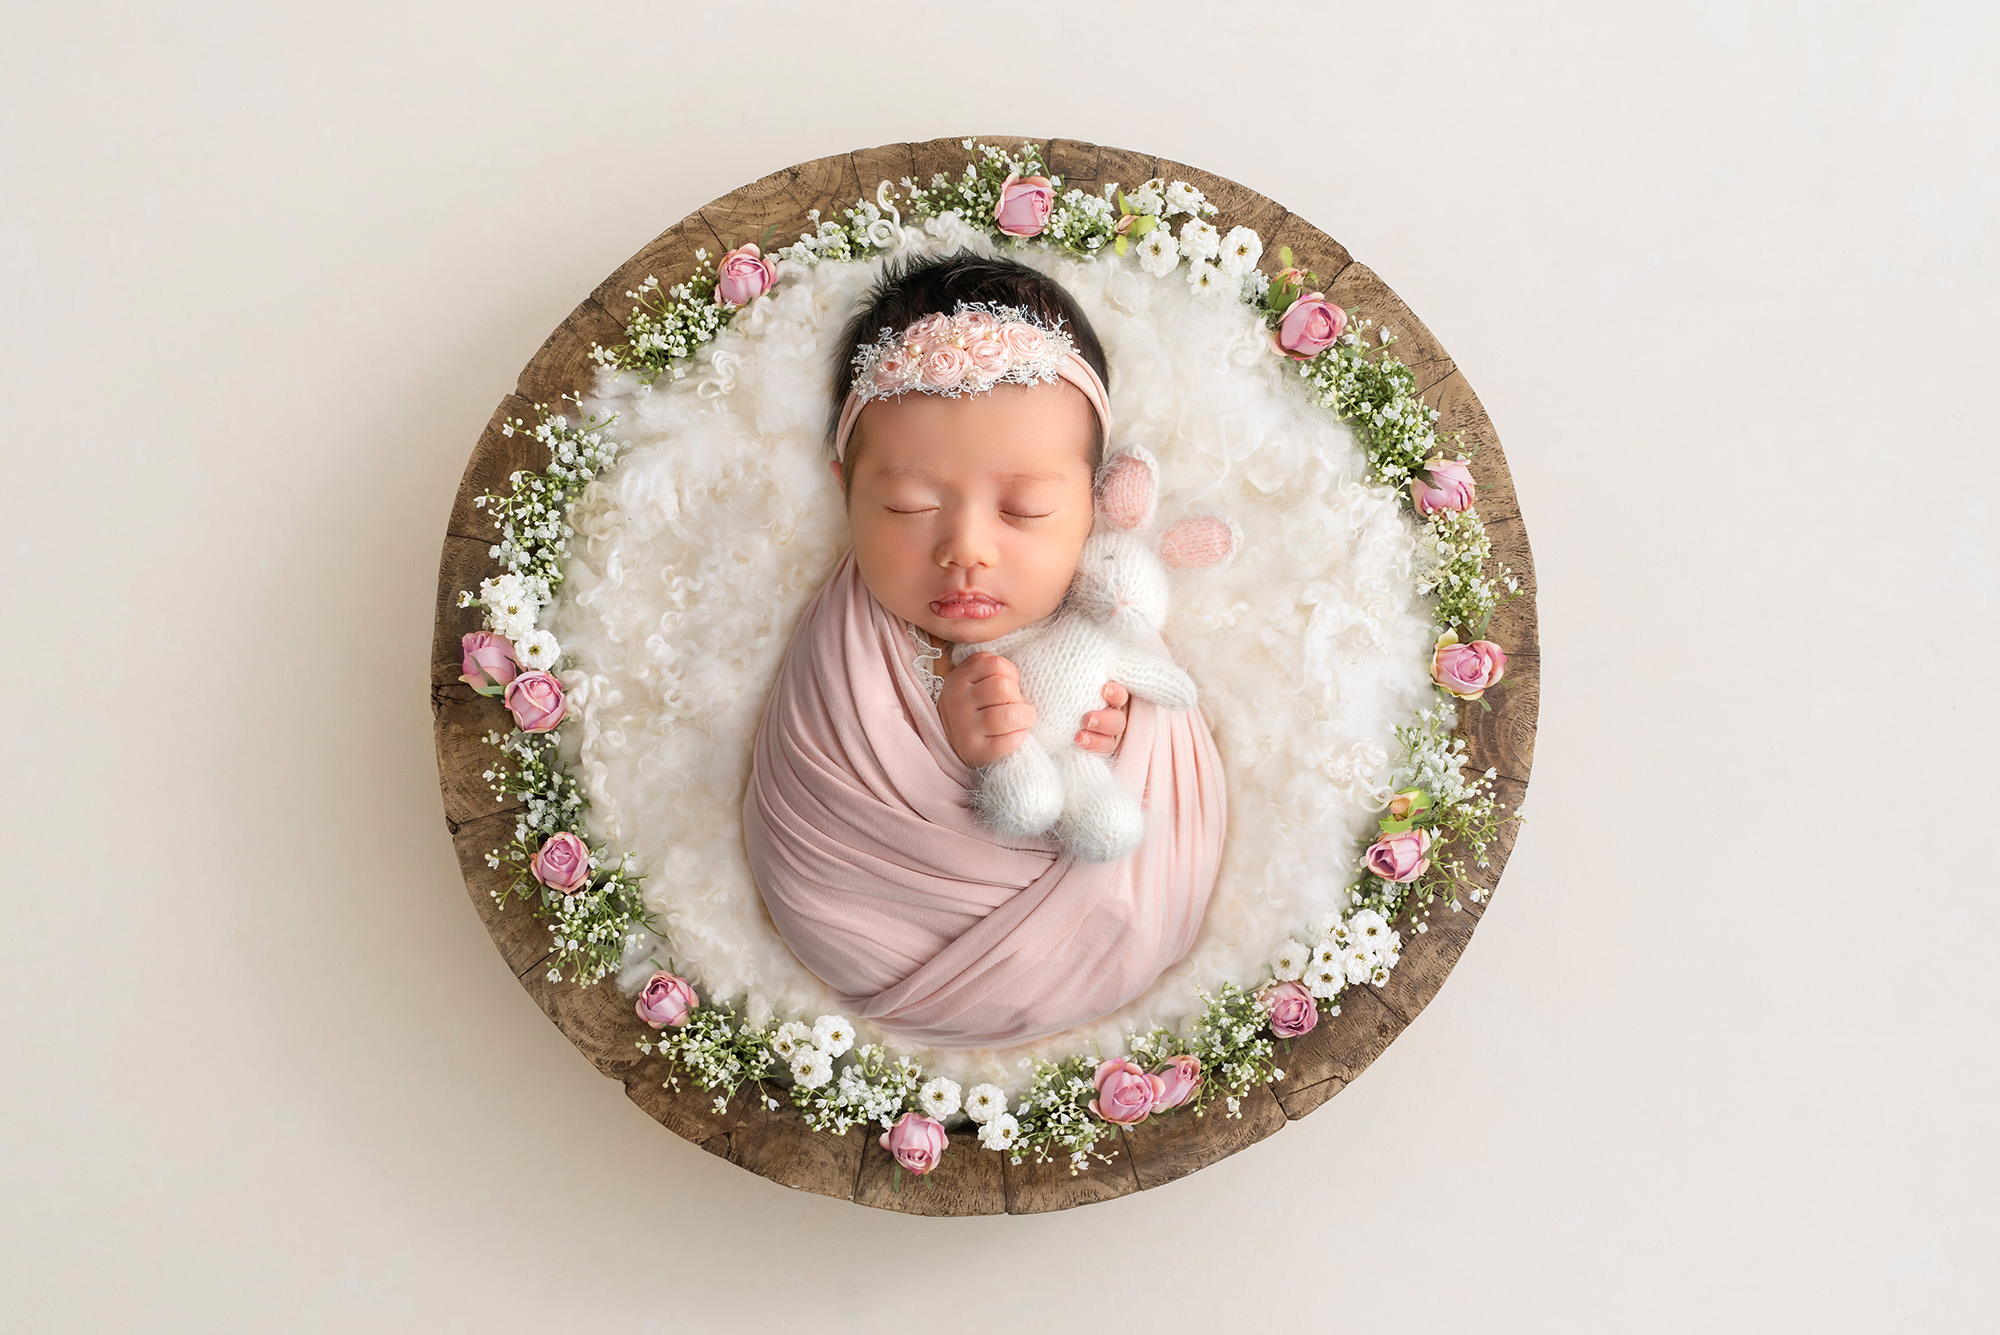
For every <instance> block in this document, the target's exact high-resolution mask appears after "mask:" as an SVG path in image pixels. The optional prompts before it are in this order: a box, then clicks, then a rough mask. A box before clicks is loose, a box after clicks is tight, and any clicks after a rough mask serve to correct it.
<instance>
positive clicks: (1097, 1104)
mask: <svg viewBox="0 0 2000 1335" xmlns="http://www.w3.org/2000/svg"><path fill="white" fill-rule="evenodd" d="M1093 1083H1094V1084H1095V1085H1096V1086H1097V1097H1096V1098H1094V1099H1092V1100H1091V1101H1090V1111H1091V1112H1092V1113H1093V1114H1095V1115H1096V1116H1097V1117H1099V1118H1101V1119H1103V1120H1104V1121H1107V1122H1114V1123H1116V1124H1117V1125H1119V1126H1132V1125H1134V1124H1135V1123H1138V1122H1143V1121H1145V1120H1146V1116H1147V1114H1149V1113H1151V1112H1152V1111H1153V1107H1154V1105H1156V1104H1157V1103H1159V1101H1160V1095H1161V1093H1162V1092H1163V1091H1164V1090H1165V1089H1166V1082H1165V1081H1163V1080H1161V1079H1160V1077H1159V1076H1156V1075H1147V1074H1146V1073H1145V1072H1144V1071H1143V1070H1141V1069H1140V1068H1139V1067H1138V1065H1136V1064H1135V1063H1133V1062H1129V1061H1126V1060H1125V1059H1124V1058H1123V1057H1112V1058H1110V1059H1108V1060H1106V1061H1101V1062H1099V1063H1098V1064H1097V1077H1096V1079H1095V1080H1094V1081H1093Z"/></svg>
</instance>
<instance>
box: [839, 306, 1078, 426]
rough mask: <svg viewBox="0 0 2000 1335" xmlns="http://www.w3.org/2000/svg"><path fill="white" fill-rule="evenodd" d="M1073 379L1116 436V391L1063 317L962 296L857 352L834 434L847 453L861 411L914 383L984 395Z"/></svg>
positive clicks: (927, 390)
mask: <svg viewBox="0 0 2000 1335" xmlns="http://www.w3.org/2000/svg"><path fill="white" fill-rule="evenodd" d="M1057 380H1067V381H1069V382H1070V383H1071V384H1072V385H1075V386H1076V387H1077V388H1078V389H1080V390H1082V391H1083V396H1084V397H1085V398H1087V399H1089V400H1090V406H1091V407H1092V408H1093V409H1094V410H1095V411H1096V413H1097V420H1098V423H1099V424H1100V425H1101V426H1102V427H1103V428H1104V438H1105V440H1106V441H1107V442H1108V441H1109V440H1110V439H1111V396H1110V395H1109V394H1107V393H1106V392H1105V389H1104V382H1103V381H1102V380H1100V379H1098V376H1097V372H1096V371H1095V370H1093V369H1092V368H1091V365H1090V363H1089V362H1087V361H1085V360H1084V359H1083V358H1082V357H1081V356H1080V355H1078V353H1077V351H1076V343H1075V341H1074V340H1072V339H1071V338H1070V336H1069V335H1068V334H1067V333H1065V332H1064V331H1063V329H1062V327H1061V322H1060V321H1058V322H1057V323H1056V325H1054V326H1050V325H1046V324H1044V323H1042V321H1041V319H1040V318H1039V317H1038V316H1037V315H1036V314H1035V313H1034V312H1032V311H1029V310H1025V309H1023V308H1022V307H1019V306H989V305H988V304H987V303H985V302H982V301H961V302H959V303H958V306H957V308H956V309H955V310H954V311H953V312H952V313H951V314H950V315H949V316H946V315H942V314H937V313H933V314H930V315H926V316H924V317H923V318H922V319H920V320H917V321H915V322H914V323H912V324H911V325H910V327H909V328H907V329H904V330H902V331H901V332H898V331H896V330H894V329H888V328H884V329H883V330H882V336H881V337H880V338H878V339H876V340H875V341H874V342H873V343H871V344H869V345H868V346H867V347H864V348H862V349H861V350H860V351H859V352H857V353H855V354H854V378H853V379H852V380H850V381H849V382H848V384H849V389H848V391H847V401H846V402H845V403H844V404H842V405H841V408H840V425H839V426H838V427H837V428H835V430H834V433H833V453H834V457H835V458H839V459H845V458H846V457H847V439H848V437H849V436H851V435H853V434H854V423H855V421H856V419H858V418H859V417H860V416H861V410H862V409H863V408H865V407H867V406H868V405H869V404H870V403H872V402H873V401H874V400H876V399H889V398H895V397H897V396H898V395H902V394H907V393H909V392H910V391H911V390H916V391H918V392H919V393H923V394H943V395H946V396H948V397H952V398H956V397H957V396H958V395H960V394H983V393H985V392H986V391H987V390H990V389H992V388H993V387H994V386H995V385H997V384H1000V383H1001V382H1003V381H1005V382H1010V383H1013V384H1017V385H1032V384H1054V383H1055V382H1056V381H1057Z"/></svg>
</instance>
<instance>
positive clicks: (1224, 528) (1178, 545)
mask: <svg viewBox="0 0 2000 1335" xmlns="http://www.w3.org/2000/svg"><path fill="white" fill-rule="evenodd" d="M1242 546H1243V530H1242V529H1240V528H1238V527H1236V525H1235V524H1233V523H1231V522H1230V521H1229V520H1227V519H1224V518H1222V517H1221V516H1219V515H1201V516H1198V517H1196V518H1194V519H1183V520H1181V521H1180V522H1179V523H1178V524H1174V525H1171V526H1170V527H1169V528H1168V529H1167V531H1166V532H1165V533H1164V534H1162V535H1161V536H1160V560H1161V561H1162V562H1164V563H1165V564H1166V566H1167V568H1168V569H1170V570H1206V569H1208V567H1210V566H1219V565H1221V564H1222V563H1223V562H1224V561H1227V560H1228V559H1229V558H1230V557H1232V556H1234V555H1236V553H1237V551H1238V550H1239V549H1240V548H1241V547H1242Z"/></svg>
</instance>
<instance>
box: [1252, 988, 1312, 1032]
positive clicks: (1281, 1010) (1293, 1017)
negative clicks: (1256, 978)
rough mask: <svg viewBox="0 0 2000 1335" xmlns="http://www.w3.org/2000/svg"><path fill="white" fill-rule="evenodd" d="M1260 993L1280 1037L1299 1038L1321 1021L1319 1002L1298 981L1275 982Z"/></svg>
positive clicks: (1273, 1030) (1274, 1028)
mask: <svg viewBox="0 0 2000 1335" xmlns="http://www.w3.org/2000/svg"><path fill="white" fill-rule="evenodd" d="M1258 995H1260V996H1261V997H1262V998H1263V1000H1264V1009H1265V1011H1266V1013H1268V1014H1269V1015H1270V1017H1271V1032H1272V1033H1273V1034H1276V1035H1277V1036H1278V1037H1279V1038H1297V1037H1298V1036H1299V1035H1300V1034H1303V1033H1305V1032H1307V1031H1308V1030H1310V1029H1311V1028H1312V1027H1313V1026H1314V1025H1316V1024H1318V1023H1319V1003H1317V1002H1315V1001H1314V1000H1313V996H1312V993H1310V992H1308V991H1306V990H1305V988H1304V987H1302V986H1300V985H1299V984H1298V983H1273V984H1272V985H1271V986H1269V987H1267V988H1265V989H1264V990H1263V991H1262V992H1261V993H1259V994H1258Z"/></svg>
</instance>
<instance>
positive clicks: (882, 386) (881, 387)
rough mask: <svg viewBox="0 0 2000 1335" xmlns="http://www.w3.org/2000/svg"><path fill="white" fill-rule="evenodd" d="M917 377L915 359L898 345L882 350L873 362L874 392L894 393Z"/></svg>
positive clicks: (903, 388)
mask: <svg viewBox="0 0 2000 1335" xmlns="http://www.w3.org/2000/svg"><path fill="white" fill-rule="evenodd" d="M916 379H917V359H916V358H915V357H913V356H911V355H910V354H909V352H908V351H906V350H905V349H904V348H902V347H901V346H900V345H899V346H897V347H893V348H890V349H889V350H888V351H887V352H884V353H883V354H882V355H881V356H880V357H879V358H877V359H876V362H875V392H876V393H877V394H896V393H900V392H901V391H903V390H905V389H907V388H909V387H910V385H912V384H914V383H915V382H916Z"/></svg>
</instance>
